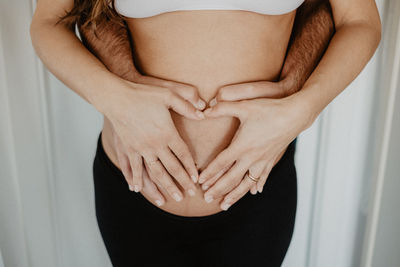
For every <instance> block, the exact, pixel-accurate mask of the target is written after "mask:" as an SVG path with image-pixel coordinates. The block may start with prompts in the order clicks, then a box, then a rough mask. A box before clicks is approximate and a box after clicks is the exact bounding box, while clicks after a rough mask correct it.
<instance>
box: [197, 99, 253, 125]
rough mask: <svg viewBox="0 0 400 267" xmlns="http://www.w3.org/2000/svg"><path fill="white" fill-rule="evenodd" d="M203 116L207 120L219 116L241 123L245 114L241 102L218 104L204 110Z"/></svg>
mask: <svg viewBox="0 0 400 267" xmlns="http://www.w3.org/2000/svg"><path fill="white" fill-rule="evenodd" d="M204 115H205V116H206V117H207V118H215V117H221V116H230V117H237V118H238V119H239V120H241V121H242V119H243V118H244V117H245V116H246V115H247V112H246V109H245V108H244V106H243V103H242V102H219V103H217V104H216V105H215V106H213V107H210V108H208V109H206V110H205V111H204Z"/></svg>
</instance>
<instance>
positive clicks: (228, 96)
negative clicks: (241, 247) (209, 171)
mask: <svg viewBox="0 0 400 267" xmlns="http://www.w3.org/2000/svg"><path fill="white" fill-rule="evenodd" d="M331 16H332V14H331V10H330V5H329V3H328V2H327V1H306V2H305V3H303V5H301V6H300V8H299V9H298V10H297V13H296V20H295V23H294V25H295V26H294V29H293V32H292V41H291V44H290V47H289V49H288V54H287V57H286V60H285V63H284V66H283V69H282V72H281V79H280V81H278V82H266V81H263V82H256V83H252V84H251V87H250V86H246V87H244V88H243V86H232V87H230V88H229V87H225V88H223V89H222V90H220V91H218V93H217V96H216V97H215V100H212V101H214V102H215V101H217V100H218V101H221V100H230V101H234V100H236V101H237V100H241V99H245V98H250V97H283V96H287V95H290V94H293V93H294V92H296V91H298V90H299V89H300V88H301V86H302V85H303V84H304V82H305V80H306V78H307V77H308V76H309V75H310V73H311V72H312V70H313V69H314V67H315V65H316V64H317V62H318V60H319V59H320V57H321V56H322V53H323V51H324V50H325V48H326V46H327V45H328V42H329V40H330V38H331V36H332V34H333V32H334V25H333V20H332V17H331ZM121 22H122V20H121ZM121 24H123V23H117V22H116V21H105V20H103V21H102V22H100V23H99V24H97V25H96V31H94V30H93V29H92V28H91V27H90V26H88V27H82V25H79V24H78V28H79V32H80V36H81V37H82V41H83V43H84V44H85V46H86V47H87V48H88V49H89V50H90V51H91V52H92V53H93V54H94V55H96V57H97V58H99V59H100V60H101V61H102V62H103V63H104V64H105V66H106V67H107V68H108V69H109V70H110V71H112V72H113V73H115V74H116V75H119V76H120V77H121V78H124V79H126V80H129V81H133V82H134V81H136V82H140V83H146V84H154V85H159V86H163V85H164V86H165V84H166V83H170V81H166V80H161V79H158V78H155V77H149V76H144V75H141V74H140V72H139V71H138V70H137V69H136V67H135V65H134V62H133V56H132V47H131V42H130V40H129V32H128V29H127V27H126V26H125V27H124V26H121ZM304 51H308V52H307V53H304ZM168 87H169V88H171V89H172V88H177V89H179V90H176V91H175V92H176V93H177V94H182V95H181V96H182V97H183V98H185V99H187V100H188V101H191V102H192V103H194V104H195V103H196V102H197V101H199V96H198V94H197V91H196V90H193V91H189V88H184V89H185V90H181V88H180V87H179V84H177V83H174V84H172V85H171V86H168ZM250 88H252V89H251V90H250ZM266 88H268V90H266ZM190 89H192V88H190ZM227 89H229V90H227ZM185 92H186V93H187V92H190V94H186V95H185V94H184V93H185ZM190 97H192V98H190ZM104 119H105V124H106V125H110V127H109V128H110V129H111V131H110V132H111V133H110V135H112V136H113V141H114V143H113V144H112V145H111V146H110V149H109V150H110V152H109V153H110V154H116V158H117V160H115V157H113V156H110V157H111V158H112V159H113V158H114V161H115V165H117V166H119V167H120V168H121V170H122V172H123V173H124V176H125V179H126V181H127V183H128V185H129V188H130V190H132V191H135V192H138V191H140V189H139V188H140V185H141V180H140V174H141V173H142V171H143V169H142V166H141V164H137V163H136V162H133V163H131V164H130V161H129V154H128V153H126V151H125V149H124V146H123V145H122V142H121V140H120V138H119V137H118V136H117V135H116V134H115V131H114V130H113V128H112V125H111V123H110V122H109V121H108V119H107V118H104ZM104 143H106V141H104ZM133 153H134V154H135V158H136V156H137V155H138V153H136V152H133ZM131 162H132V161H131ZM138 163H140V159H139V160H138ZM135 173H136V175H135ZM216 177H217V176H216ZM263 179H264V180H266V177H263ZM146 180H147V181H146ZM143 182H146V184H148V185H149V187H143V189H142V190H143V193H144V194H146V195H148V196H149V197H150V198H151V199H153V200H154V201H155V202H156V204H157V205H159V206H160V205H162V204H163V202H164V198H163V196H162V194H161V193H160V192H159V191H158V190H157V187H156V185H155V184H154V183H153V182H152V181H151V179H149V177H148V175H147V173H143ZM264 183H265V182H264ZM264 183H263V182H262V181H261V182H259V183H258V187H259V189H258V190H259V192H260V193H261V191H262V187H263V184H264ZM211 184H212V180H210V181H209V182H208V183H206V184H204V185H203V186H202V188H203V189H207V187H209V185H211ZM150 185H151V186H150ZM251 192H252V193H253V194H255V193H256V192H257V185H255V184H254V185H253V186H252V189H251Z"/></svg>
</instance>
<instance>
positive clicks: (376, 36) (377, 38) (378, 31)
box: [372, 20, 382, 49]
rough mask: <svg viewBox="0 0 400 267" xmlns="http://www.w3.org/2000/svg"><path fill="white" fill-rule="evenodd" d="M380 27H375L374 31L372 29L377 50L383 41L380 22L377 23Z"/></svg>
mask: <svg viewBox="0 0 400 267" xmlns="http://www.w3.org/2000/svg"><path fill="white" fill-rule="evenodd" d="M377 24H378V25H376V26H375V27H374V29H372V32H373V33H372V35H373V39H374V41H375V49H376V48H378V46H379V44H380V42H381V40H382V24H381V22H380V20H379V23H377Z"/></svg>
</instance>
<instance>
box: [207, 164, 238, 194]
mask: <svg viewBox="0 0 400 267" xmlns="http://www.w3.org/2000/svg"><path fill="white" fill-rule="evenodd" d="M230 167H231V165H229V166H226V167H225V168H223V169H222V170H221V171H219V172H218V173H217V174H216V175H215V176H214V177H212V178H211V179H208V180H207V181H206V182H205V183H203V184H202V186H201V188H202V189H203V190H207V189H208V188H210V186H212V185H213V184H214V183H215V182H216V181H217V180H218V179H219V178H220V177H221V176H222V175H223V174H224V173H225V172H226V171H227V170H229V168H230Z"/></svg>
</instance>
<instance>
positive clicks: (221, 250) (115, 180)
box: [93, 133, 297, 267]
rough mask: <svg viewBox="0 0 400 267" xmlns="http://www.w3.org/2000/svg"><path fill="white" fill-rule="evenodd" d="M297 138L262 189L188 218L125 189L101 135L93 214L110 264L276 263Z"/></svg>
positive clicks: (290, 205) (289, 211)
mask: <svg viewBox="0 0 400 267" xmlns="http://www.w3.org/2000/svg"><path fill="white" fill-rule="evenodd" d="M295 143H296V139H295V140H293V142H292V143H291V144H290V145H289V147H288V149H287V150H286V152H285V153H284V155H283V156H282V158H281V159H280V161H279V162H278V163H277V164H276V165H275V166H274V167H273V169H272V171H271V173H270V175H269V178H268V179H267V182H266V184H265V186H264V190H263V192H262V193H257V194H256V195H255V196H254V195H251V194H250V193H247V194H246V195H245V196H244V197H243V198H241V199H240V200H239V201H238V202H237V203H235V204H234V205H232V207H230V208H229V209H228V210H227V211H221V212H218V213H216V214H213V215H208V216H201V217H186V216H178V215H175V214H171V213H169V212H166V211H164V210H161V209H159V208H158V207H156V206H154V205H153V204H151V203H150V202H149V201H148V200H147V199H146V198H144V197H143V196H142V195H141V194H140V193H134V192H131V191H129V190H128V186H127V184H126V181H125V179H124V177H123V175H122V173H121V171H120V170H119V169H118V168H117V166H115V165H114V164H113V163H112V161H111V160H110V159H109V158H108V156H107V154H105V152H104V149H103V146H102V143H101V133H100V135H99V139H98V144H97V151H96V156H95V158H94V163H93V174H94V186H95V205H96V217H97V222H98V225H99V229H100V232H101V235H102V237H103V240H104V243H105V246H106V249H107V251H108V254H109V256H110V259H111V262H112V264H113V266H114V267H126V266H129V267H131V266H185V267H186V266H187V267H191V266H280V265H281V263H282V261H283V259H284V257H285V254H286V251H287V249H288V247H289V244H290V240H291V238H292V234H293V228H294V221H295V215H296V205H297V177H296V168H295V165H294V153H295Z"/></svg>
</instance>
